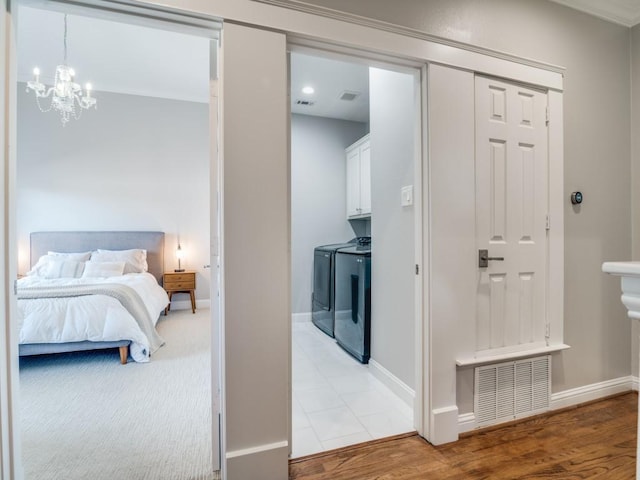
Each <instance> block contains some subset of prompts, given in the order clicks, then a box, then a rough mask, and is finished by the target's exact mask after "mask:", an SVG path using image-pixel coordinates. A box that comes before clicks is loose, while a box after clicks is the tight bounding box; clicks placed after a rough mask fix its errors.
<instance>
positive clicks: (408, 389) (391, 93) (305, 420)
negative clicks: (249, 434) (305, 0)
mask: <svg viewBox="0 0 640 480" xmlns="http://www.w3.org/2000/svg"><path fill="white" fill-rule="evenodd" d="M290 65H291V67H290V68H291V72H290V76H291V270H292V272H291V279H292V285H291V298H292V306H291V308H292V391H293V395H292V397H293V398H292V432H293V439H292V440H293V441H292V455H291V456H292V457H293V458H296V457H300V456H304V455H308V454H313V453H318V452H321V451H326V450H331V449H333V448H339V447H343V446H346V445H351V444H356V443H360V442H363V441H369V440H372V439H376V438H382V437H387V436H391V435H396V434H400V433H405V432H409V431H413V430H415V428H414V423H413V422H414V421H413V418H414V399H415V388H416V386H415V378H416V364H417V362H416V355H417V353H416V335H415V334H416V323H417V321H416V319H417V318H419V316H420V315H421V309H420V308H419V307H417V305H421V304H422V299H421V298H417V295H420V293H419V289H417V288H416V277H417V276H416V273H417V270H416V269H417V268H418V267H417V264H418V261H417V259H418V255H419V254H417V253H416V252H417V251H421V241H420V239H421V238H422V235H421V234H422V232H421V231H420V230H421V225H422V223H421V220H420V217H421V215H422V214H421V211H420V208H419V206H420V203H421V198H422V195H423V194H424V192H423V188H422V187H421V170H420V164H421V151H422V147H421V144H420V141H421V137H422V136H421V131H422V127H421V122H422V119H421V108H420V105H421V100H420V98H421V97H420V87H419V85H420V81H419V80H420V70H418V69H411V68H406V67H390V66H387V65H381V64H375V65H374V64H372V62H370V61H367V60H364V59H359V58H351V57H344V56H335V55H327V54H325V53H320V52H314V51H308V50H304V51H297V50H295V49H294V51H293V52H292V53H291V62H290Z"/></svg>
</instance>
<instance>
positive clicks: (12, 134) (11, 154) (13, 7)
mask: <svg viewBox="0 0 640 480" xmlns="http://www.w3.org/2000/svg"><path fill="white" fill-rule="evenodd" d="M7 4H8V9H7V10H5V9H4V8H0V21H2V23H4V24H5V25H6V27H7V28H6V36H3V37H2V38H0V48H2V47H3V44H4V43H5V42H6V44H7V48H6V49H5V48H3V52H6V53H7V58H6V63H5V64H6V65H7V73H8V75H7V76H6V77H3V78H2V79H1V80H0V86H3V87H4V88H3V91H4V92H5V95H4V96H3V98H1V99H0V106H2V100H4V101H7V100H8V102H7V104H8V105H9V108H5V109H4V114H5V115H4V118H5V129H4V131H3V132H0V145H2V139H3V136H4V140H5V142H6V143H5V145H7V144H8V147H10V148H6V149H5V152H4V153H5V159H6V162H7V168H6V170H5V175H6V177H5V185H7V192H6V196H5V202H6V204H5V209H4V215H5V225H6V226H7V228H6V232H7V235H6V237H5V238H6V247H5V255H4V257H3V260H4V263H5V268H4V271H5V276H4V278H3V280H4V281H5V282H6V286H5V288H4V291H5V292H7V293H8V298H7V299H6V306H5V312H7V315H6V318H16V312H17V302H16V300H15V296H14V295H12V294H11V293H10V292H11V291H12V290H13V288H15V287H13V285H14V280H13V279H15V278H17V261H15V259H17V258H18V254H17V252H18V245H17V238H18V235H17V228H16V221H17V212H16V198H17V194H16V178H17V177H16V173H17V155H16V147H15V145H16V143H17V140H16V139H17V125H16V124H17V122H16V121H15V119H16V118H17V105H16V104H17V47H16V41H17V33H18V27H17V17H18V11H19V7H20V6H21V5H24V6H32V7H35V8H53V9H56V10H59V11H63V12H65V13H67V12H68V13H74V14H77V15H85V16H94V17H97V18H106V19H110V20H114V21H117V22H122V23H132V24H137V25H142V26H147V27H155V28H160V29H165V30H170V31H174V32H179V33H188V34H191V35H196V36H200V37H205V38H209V39H210V41H209V52H210V55H209V56H210V68H209V92H210V98H209V119H210V124H209V127H210V131H209V137H210V139H209V140H210V151H209V157H210V161H209V169H210V179H211V180H210V192H211V193H210V200H209V208H210V212H211V217H212V218H214V217H217V219H216V221H215V222H212V223H211V227H210V257H211V259H212V260H214V259H215V263H214V264H212V265H213V268H211V269H210V284H211V291H212V292H213V291H214V290H217V291H220V290H221V289H222V286H223V282H222V281H221V263H222V260H221V258H222V257H221V242H220V238H222V236H223V232H222V228H223V226H222V223H221V222H220V216H221V215H220V213H221V209H222V207H221V203H220V202H219V201H218V199H219V198H220V195H219V192H220V190H221V184H220V182H221V174H220V172H221V168H220V167H221V165H220V159H219V148H218V145H219V127H220V125H219V103H218V98H219V91H218V66H217V64H215V63H214V62H213V60H217V58H218V57H219V54H218V51H219V40H218V37H219V32H220V30H221V28H222V22H221V20H220V19H218V18H216V17H207V16H196V15H186V14H185V13H183V12H180V11H179V10H177V9H170V8H160V7H154V6H138V5H133V4H130V5H127V4H123V3H121V2H115V3H114V2H111V1H110V0H106V1H105V0H78V1H75V2H73V3H68V2H66V1H65V0H52V1H44V0H7ZM9 12H10V13H11V14H10V15H7V13H9ZM0 58H2V57H1V55H0ZM7 78H8V79H9V81H8V82H7ZM3 134H4V135H3ZM0 285H1V281H0ZM219 299H220V296H218V297H217V298H215V297H214V296H211V309H210V312H211V357H210V358H211V413H212V418H211V430H212V431H211V433H212V435H211V448H212V461H213V465H212V467H213V469H214V470H220V468H221V461H220V459H221V457H222V455H221V439H222V438H224V435H223V432H222V429H223V423H222V418H223V417H224V416H223V415H222V413H221V408H222V406H221V398H220V392H221V391H222V383H223V381H224V376H223V373H222V372H224V364H223V362H224V357H223V355H222V353H223V350H222V347H223V345H222V343H223V342H221V341H220V339H221V338H222V337H221V335H220V332H221V330H222V328H223V327H222V325H223V318H222V307H221V302H220V300H219ZM18 334H19V332H18V330H17V329H16V328H15V325H14V324H13V323H12V322H7V325H6V328H5V329H4V330H2V329H0V344H5V345H6V346H7V348H6V349H5V356H4V357H3V358H0V367H4V366H5V365H7V366H8V367H9V368H8V372H7V373H8V375H7V376H6V377H5V376H4V375H3V373H4V372H3V370H2V369H0V392H2V393H0V407H2V408H1V415H2V416H0V425H2V424H5V422H6V424H7V425H9V426H10V428H9V432H10V435H9V436H6V437H5V433H4V429H3V431H2V432H1V433H2V436H1V437H0V440H1V441H0V446H2V445H7V446H8V447H9V448H8V449H5V448H3V449H2V452H0V454H1V456H0V479H3V478H10V479H14V478H16V479H19V478H22V475H23V466H22V455H21V448H20V439H21V436H22V435H21V429H20V424H19V418H17V416H16V415H15V412H17V411H18V409H19V399H18V392H19V369H18V358H19V357H18ZM5 362H6V364H5ZM5 378H6V379H5ZM216 385H217V387H216ZM4 392H7V393H6V395H5V394H4ZM5 405H7V406H8V407H9V408H4V406H5ZM5 415H6V416H5ZM3 417H4V418H3ZM216 425H217V429H216ZM5 455H6V457H5ZM5 475H7V476H5Z"/></svg>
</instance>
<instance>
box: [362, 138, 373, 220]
mask: <svg viewBox="0 0 640 480" xmlns="http://www.w3.org/2000/svg"><path fill="white" fill-rule="evenodd" d="M367 214H369V215H370V214H371V147H370V144H369V142H368V141H367V142H365V143H363V144H362V145H361V146H360V215H367Z"/></svg>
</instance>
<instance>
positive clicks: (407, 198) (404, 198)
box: [400, 185, 413, 207]
mask: <svg viewBox="0 0 640 480" xmlns="http://www.w3.org/2000/svg"><path fill="white" fill-rule="evenodd" d="M400 196H401V200H400V205H401V206H403V207H410V206H411V205H413V185H407V186H406V187H402V189H401V190H400Z"/></svg>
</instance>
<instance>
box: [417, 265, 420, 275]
mask: <svg viewBox="0 0 640 480" xmlns="http://www.w3.org/2000/svg"><path fill="white" fill-rule="evenodd" d="M416 275H420V265H418V264H417V263H416Z"/></svg>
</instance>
